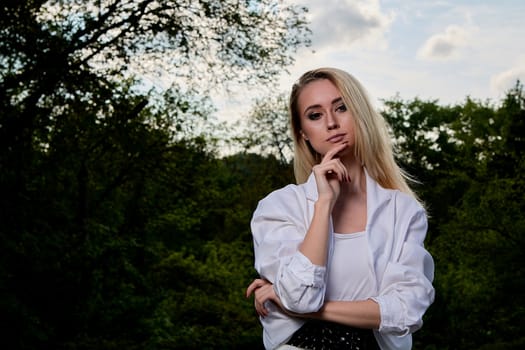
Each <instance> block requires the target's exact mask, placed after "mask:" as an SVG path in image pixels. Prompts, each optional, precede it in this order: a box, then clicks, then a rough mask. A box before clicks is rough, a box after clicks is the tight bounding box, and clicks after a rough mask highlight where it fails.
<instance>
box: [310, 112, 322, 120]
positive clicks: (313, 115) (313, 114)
mask: <svg viewBox="0 0 525 350" xmlns="http://www.w3.org/2000/svg"><path fill="white" fill-rule="evenodd" d="M319 118H321V113H310V114H308V119H310V120H317V119H319Z"/></svg>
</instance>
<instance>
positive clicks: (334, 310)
mask: <svg viewBox="0 0 525 350" xmlns="http://www.w3.org/2000/svg"><path fill="white" fill-rule="evenodd" d="M304 316H306V317H309V316H310V317H312V318H315V319H319V320H324V321H331V322H336V323H340V324H345V325H348V326H352V327H358V328H367V329H378V328H379V326H380V324H381V314H380V310H379V305H378V304H377V303H376V302H375V301H373V300H371V299H368V300H362V301H327V302H325V304H324V306H323V307H322V308H321V310H319V311H318V312H315V313H313V314H310V315H304Z"/></svg>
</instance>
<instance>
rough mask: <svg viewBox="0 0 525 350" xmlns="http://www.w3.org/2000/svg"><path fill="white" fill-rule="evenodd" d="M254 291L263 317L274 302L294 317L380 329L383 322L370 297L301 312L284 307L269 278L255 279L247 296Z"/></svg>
mask: <svg viewBox="0 0 525 350" xmlns="http://www.w3.org/2000/svg"><path fill="white" fill-rule="evenodd" d="M252 293H254V294H255V301H254V303H255V310H256V311H257V313H258V314H259V316H261V317H265V316H267V315H268V309H266V307H265V303H266V302H273V303H275V304H276V305H277V306H279V307H280V308H281V309H282V310H283V311H284V312H285V313H287V314H288V315H290V316H294V317H301V318H312V319H318V320H323V321H330V322H336V323H340V324H345V325H348V326H352V327H358V328H371V329H378V328H379V325H380V324H381V316H380V312H379V305H378V304H377V303H376V302H375V301H373V300H370V299H368V300H362V301H327V302H326V303H325V304H324V305H323V307H322V308H321V309H320V310H319V311H317V312H312V313H306V314H299V313H294V312H290V311H288V310H286V309H285V308H284V307H283V305H282V304H281V301H280V299H279V297H278V296H277V294H276V293H275V290H274V288H273V285H272V284H271V283H270V282H268V281H267V280H263V279H256V280H254V281H253V282H252V283H251V284H250V285H249V286H248V288H247V289H246V297H249V296H250V295H251V294H252Z"/></svg>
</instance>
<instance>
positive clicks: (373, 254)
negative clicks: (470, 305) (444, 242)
mask: <svg viewBox="0 0 525 350" xmlns="http://www.w3.org/2000/svg"><path fill="white" fill-rule="evenodd" d="M365 173H366V189H367V224H366V231H365V232H366V237H367V242H368V268H369V273H370V274H371V275H372V276H373V282H374V284H375V286H374V289H375V291H376V292H375V294H374V295H370V299H372V300H374V301H376V302H377V303H378V305H379V308H380V314H381V324H380V327H379V329H378V330H374V334H375V337H376V340H377V341H378V344H379V346H380V347H381V349H410V348H411V347H412V336H411V333H412V332H414V331H416V330H418V329H419V328H420V327H421V326H422V323H423V321H422V317H423V314H424V313H425V311H426V310H427V308H428V307H429V306H430V304H432V302H433V301H434V288H433V286H432V280H433V278H434V262H433V259H432V257H431V256H430V254H429V253H428V251H427V250H426V249H425V248H424V245H423V241H424V239H425V236H426V232H427V217H426V213H425V210H424V209H423V208H422V207H421V205H420V204H419V203H418V202H417V201H416V200H415V199H413V198H412V197H410V196H408V195H406V194H404V193H402V192H400V191H397V190H389V189H384V188H382V187H381V186H380V185H379V184H378V183H377V182H376V181H374V180H373V179H372V178H371V177H370V176H369V175H368V173H367V172H366V171H365ZM317 197H318V194H317V186H316V182H315V177H314V176H313V174H311V175H310V177H309V178H308V181H307V182H306V183H304V184H300V185H288V186H286V187H284V188H281V189H279V190H276V191H274V192H272V193H270V194H269V195H268V196H267V197H265V198H264V199H262V200H261V201H260V202H259V204H258V206H257V209H256V210H255V212H254V214H253V218H252V222H251V229H252V234H253V242H254V251H255V269H256V270H257V271H258V273H259V274H260V276H261V278H265V279H267V280H269V281H270V282H272V283H273V285H274V288H275V291H276V293H277V295H278V296H279V298H280V299H281V302H282V303H283V305H284V306H285V308H286V309H288V310H290V311H293V312H296V313H308V312H315V311H318V310H319V309H320V308H321V306H322V305H323V303H324V302H325V292H326V282H327V275H328V274H327V271H326V267H325V266H318V265H314V264H312V263H311V262H310V260H309V259H308V258H307V257H305V256H304V255H303V254H302V253H301V252H299V250H298V248H299V244H300V243H301V242H302V241H303V238H304V236H305V234H306V232H307V230H308V227H309V226H310V222H311V220H312V216H313V213H314V203H315V202H316V200H317ZM329 231H330V242H329V243H330V244H329V252H328V259H329V262H328V264H327V266H329V265H330V261H331V257H332V250H333V241H334V238H333V225H332V224H330V227H329ZM267 307H268V308H269V310H270V313H269V315H268V316H266V317H264V318H261V323H262V325H263V329H264V332H263V341H264V345H265V348H266V349H275V348H276V347H278V346H279V345H281V344H283V343H285V342H286V341H287V340H288V339H289V338H290V337H291V336H292V334H293V333H294V332H295V331H296V330H297V329H299V328H300V327H301V326H302V325H303V324H304V322H305V320H304V319H301V318H294V317H290V316H288V315H286V314H285V313H283V312H281V311H280V309H279V308H278V307H276V306H275V305H273V304H272V303H267Z"/></svg>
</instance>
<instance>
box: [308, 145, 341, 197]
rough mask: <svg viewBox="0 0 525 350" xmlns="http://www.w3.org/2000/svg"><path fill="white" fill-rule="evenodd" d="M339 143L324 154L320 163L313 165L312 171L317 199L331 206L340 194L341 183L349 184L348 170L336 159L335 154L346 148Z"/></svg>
mask: <svg viewBox="0 0 525 350" xmlns="http://www.w3.org/2000/svg"><path fill="white" fill-rule="evenodd" d="M347 146H348V145H347V143H341V144H338V145H336V146H335V147H333V148H332V149H331V150H329V151H328V152H326V154H325V155H324V157H323V160H322V161H321V163H319V164H317V165H315V166H314V167H313V168H312V171H313V173H314V176H315V181H316V183H317V192H318V194H319V199H323V198H324V199H327V200H329V201H330V203H331V205H332V206H333V205H334V203H335V201H336V200H337V198H338V197H339V193H340V192H341V184H340V183H341V182H349V181H350V177H349V175H348V170H347V169H346V167H345V166H344V164H343V163H342V162H341V160H340V159H339V158H337V154H338V153H339V152H341V151H342V150H344V149H345V148H346V147H347Z"/></svg>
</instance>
